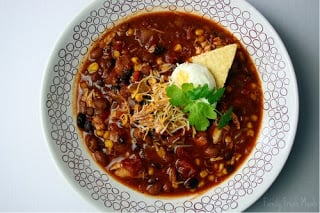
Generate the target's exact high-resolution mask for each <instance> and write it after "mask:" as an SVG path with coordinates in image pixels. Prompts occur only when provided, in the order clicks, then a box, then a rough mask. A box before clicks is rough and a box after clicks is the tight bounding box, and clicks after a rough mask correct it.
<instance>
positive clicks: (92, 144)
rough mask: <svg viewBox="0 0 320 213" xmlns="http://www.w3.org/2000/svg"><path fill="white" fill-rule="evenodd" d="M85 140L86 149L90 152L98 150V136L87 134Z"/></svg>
mask: <svg viewBox="0 0 320 213" xmlns="http://www.w3.org/2000/svg"><path fill="white" fill-rule="evenodd" d="M85 141H86V145H87V147H88V149H89V150H90V151H91V152H95V151H98V149H99V144H98V138H96V137H95V136H93V135H87V136H86V140H85Z"/></svg>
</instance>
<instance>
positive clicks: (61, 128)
mask: <svg viewBox="0 0 320 213" xmlns="http://www.w3.org/2000/svg"><path fill="white" fill-rule="evenodd" d="M159 8H160V9H162V10H171V11H174V10H177V9H179V10H182V11H186V12H196V13H200V14H203V15H204V16H205V17H207V18H210V19H213V20H215V21H218V22H220V23H221V24H223V25H224V26H225V27H226V28H228V29H229V30H231V31H232V32H233V33H234V35H235V36H236V37H237V38H238V39H239V40H240V41H241V42H242V43H243V44H244V45H245V47H246V48H247V50H248V52H249V53H250V54H251V57H252V58H253V60H254V62H255V64H256V66H257V69H258V72H259V75H260V78H261V82H262V85H263V94H264V113H263V114H264V116H263V124H262V128H261V131H260V135H259V137H258V140H257V143H256V146H255V147H254V149H253V151H252V152H251V154H250V156H249V157H248V158H247V160H246V161H245V162H244V163H243V164H242V166H241V168H240V169H238V170H237V171H236V172H235V173H234V175H232V176H231V177H230V178H228V179H227V180H225V181H224V182H223V183H221V184H220V185H218V186H217V187H214V188H212V189H211V190H209V191H207V192H206V193H205V194H202V195H198V196H193V197H192V196H191V197H190V196H188V197H179V198H177V199H174V200H171V199H162V198H161V199H160V198H157V197H150V196H144V195H142V194H140V193H138V192H135V191H133V190H131V189H129V188H127V187H125V186H123V185H122V184H120V183H118V182H116V181H114V180H113V179H112V178H111V177H109V176H108V175H107V174H106V173H104V172H103V171H102V170H101V169H100V168H99V166H98V165H97V164H96V163H95V162H94V160H93V159H92V158H91V156H90V155H89V154H88V153H87V151H86V148H85V147H84V143H83V142H82V141H81V140H80V137H79V133H78V130H77V126H76V119H75V117H74V116H73V109H72V106H73V93H74V88H73V82H74V80H75V78H74V77H75V75H76V73H77V70H78V66H79V65H80V62H81V61H82V58H83V56H84V55H85V54H86V53H87V51H88V46H89V45H90V44H91V43H92V42H93V41H95V40H96V39H97V38H98V37H99V34H100V33H102V32H103V31H104V30H105V29H106V28H109V27H112V26H114V23H115V22H117V21H118V20H120V19H121V18H123V17H125V16H127V15H129V14H131V13H135V12H138V11H140V10H146V11H148V12H151V11H154V10H158V9H159ZM41 98H42V100H41V101H42V125H43V130H44V133H45V135H46V139H47V142H48V144H49V147H50V150H51V153H52V156H53V158H54V160H55V162H56V163H57V165H58V167H59V168H60V170H61V171H62V173H63V174H64V176H65V177H66V179H67V180H68V181H69V183H70V184H71V185H72V186H73V187H74V188H75V189H76V190H77V191H78V192H79V193H81V194H82V196H83V197H84V198H85V199H87V200H88V201H89V202H90V203H92V205H94V206H96V207H97V208H98V209H99V210H102V211H122V212H138V211H139V212H141V211H142V212H222V211H243V210H245V209H246V208H247V207H249V206H250V205H251V204H253V203H254V202H255V201H256V200H257V199H258V198H259V197H260V196H261V195H262V194H263V193H264V192H265V191H266V190H267V189H268V188H269V187H270V185H271V184H272V183H273V181H274V180H275V179H276V177H277V176H278V174H279V173H280V171H281V169H282V167H283V165H284V164H285V162H286V160H287V157H288V155H289V152H290V150H291V147H292V144H293V141H294V137H295V132H296V127H297V121H298V108H299V103H298V90H297V83H296V78H295V74H294V69H293V66H292V63H291V61H290V58H289V56H288V53H287V50H286V48H285V47H284V45H283V43H282V41H281V39H280V38H279V36H278V34H277V33H276V32H275V30H274V29H273V28H272V26H271V25H270V24H269V22H268V21H267V20H266V19H265V18H264V17H263V16H262V15H261V14H260V13H259V12H258V11H257V10H255V9H254V8H253V7H252V6H251V5H250V4H249V3H247V2H246V1H239V0H205V1H203V0H178V1H176V0H161V1H160V0H130V1H129V0H128V1H125V0H119V1H115V0H112V1H94V2H93V3H92V4H91V5H89V6H88V7H87V8H86V9H85V10H84V11H82V12H81V13H80V14H79V15H78V16H77V17H76V18H75V19H74V20H73V21H72V23H71V24H70V25H69V27H67V29H66V30H65V32H64V33H63V35H62V36H61V38H60V39H59V41H58V42H57V44H56V46H55V49H54V51H53V52H52V55H51V57H50V60H49V63H48V66H47V70H46V72H45V75H44V78H43V86H42V97H41Z"/></svg>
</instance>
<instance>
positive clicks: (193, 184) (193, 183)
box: [184, 177, 199, 189]
mask: <svg viewBox="0 0 320 213" xmlns="http://www.w3.org/2000/svg"><path fill="white" fill-rule="evenodd" d="M198 184H199V180H198V179H197V178H194V177H193V178H189V179H187V180H186V181H185V182H184V187H186V188H187V189H195V188H197V186H198Z"/></svg>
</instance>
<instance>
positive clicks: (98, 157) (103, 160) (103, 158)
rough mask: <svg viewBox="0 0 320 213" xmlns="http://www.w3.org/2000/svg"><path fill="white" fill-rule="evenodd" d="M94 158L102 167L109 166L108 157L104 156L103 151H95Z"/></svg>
mask: <svg viewBox="0 0 320 213" xmlns="http://www.w3.org/2000/svg"><path fill="white" fill-rule="evenodd" d="M93 156H94V158H95V159H96V161H97V162H98V163H99V164H101V165H102V166H107V164H108V158H107V155H106V154H104V153H103V152H102V151H95V152H94V153H93Z"/></svg>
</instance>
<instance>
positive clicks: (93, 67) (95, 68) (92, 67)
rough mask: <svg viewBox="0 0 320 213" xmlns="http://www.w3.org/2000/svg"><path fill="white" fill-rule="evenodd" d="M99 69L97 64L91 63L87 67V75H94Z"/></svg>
mask: <svg viewBox="0 0 320 213" xmlns="http://www.w3.org/2000/svg"><path fill="white" fill-rule="evenodd" d="M98 69H99V64H98V63H97V62H93V63H91V64H90V65H89V66H88V72H89V73H95V72H97V71H98Z"/></svg>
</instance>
